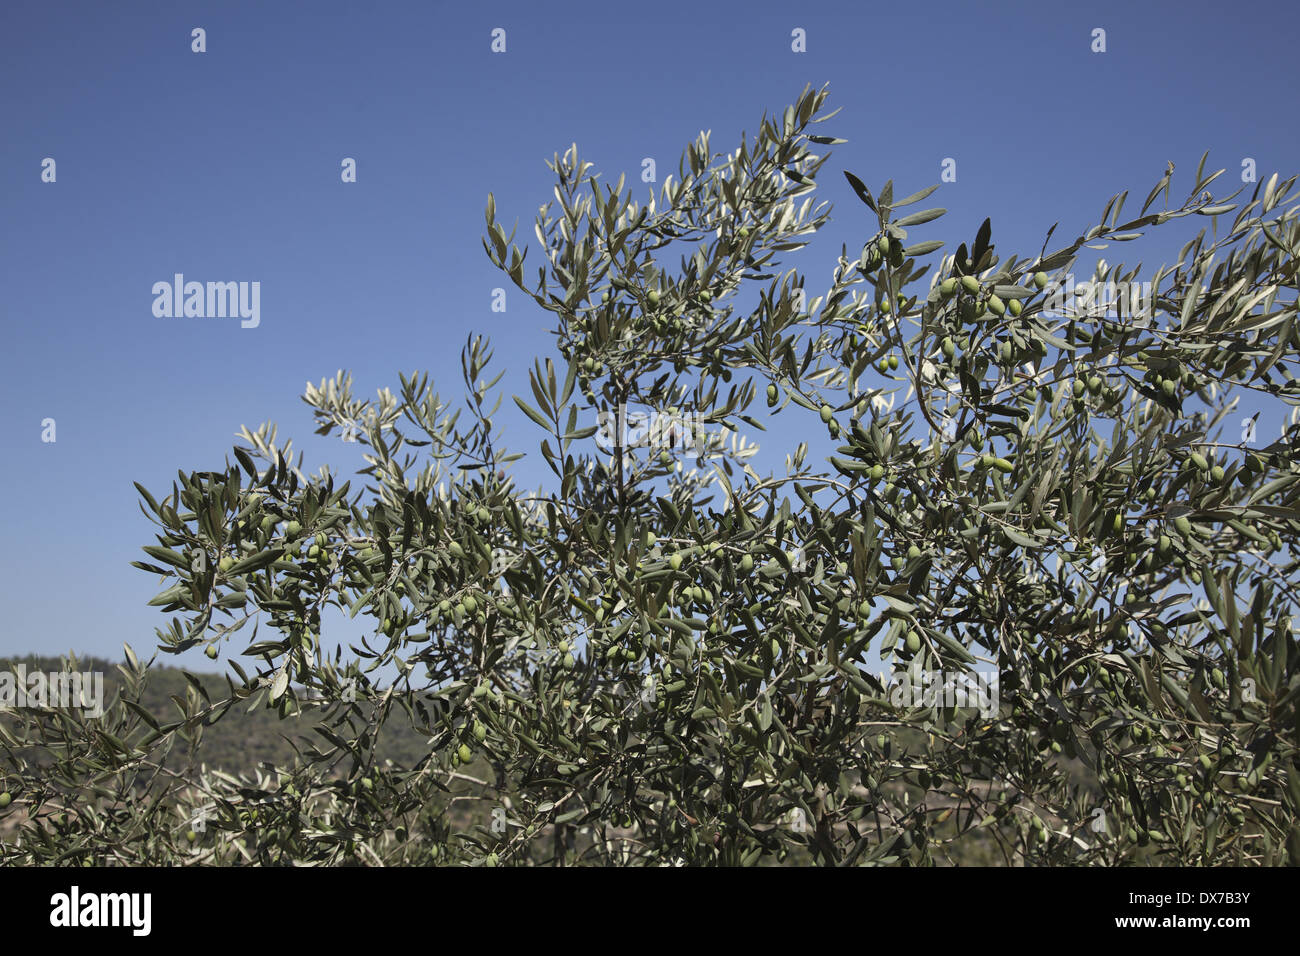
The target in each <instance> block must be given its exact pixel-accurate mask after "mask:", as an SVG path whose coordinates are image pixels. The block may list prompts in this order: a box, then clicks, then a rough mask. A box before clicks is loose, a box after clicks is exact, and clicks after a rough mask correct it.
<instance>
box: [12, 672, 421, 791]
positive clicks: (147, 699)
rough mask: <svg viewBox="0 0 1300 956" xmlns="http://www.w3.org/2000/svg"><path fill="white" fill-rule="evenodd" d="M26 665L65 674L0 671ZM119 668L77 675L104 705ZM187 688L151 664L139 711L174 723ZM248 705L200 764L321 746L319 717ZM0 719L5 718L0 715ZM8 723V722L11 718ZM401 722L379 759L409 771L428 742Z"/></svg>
mask: <svg viewBox="0 0 1300 956" xmlns="http://www.w3.org/2000/svg"><path fill="white" fill-rule="evenodd" d="M19 664H22V665H25V666H26V668H27V672H28V673H29V674H30V673H32V672H34V671H40V672H43V673H49V672H51V671H59V670H62V669H63V664H62V662H61V661H60V660H59V658H57V657H43V656H37V655H28V656H26V657H13V658H0V670H3V671H10V670H11V669H12V667H13V666H15V665H19ZM118 666H119V664H118V663H117V662H114V661H108V660H104V659H101V658H83V659H78V661H77V666H76V670H78V671H83V672H84V671H99V672H101V673H103V675H104V706H105V707H107V706H109V704H110V703H111V702H112V701H113V699H114V697H115V696H116V694H117V692H118V690H119V689H120V687H121V684H122V680H121V677H122V675H121V672H120V671H119V670H118ZM189 673H190V674H191V675H192V676H194V677H195V678H197V679H198V681H199V682H200V683H201V684H202V685H203V687H204V689H205V690H207V692H208V694H209V695H210V696H211V697H212V699H213V700H214V701H217V700H222V699H224V698H225V697H226V696H227V695H228V694H229V687H228V685H227V684H226V679H225V678H224V677H223V676H221V675H220V674H214V673H198V672H195V671H190V672H189ZM188 687H189V683H188V682H187V681H186V679H185V677H184V675H183V672H182V669H181V668H177V667H169V666H163V665H159V664H156V663H155V664H154V665H153V666H151V667H150V668H149V671H148V677H147V682H146V684H145V689H144V693H143V700H142V704H143V706H144V707H145V708H146V709H147V710H148V711H149V713H151V714H153V715H154V717H155V718H156V719H158V720H159V721H171V720H175V719H176V718H177V717H178V716H179V711H178V710H177V707H176V704H175V703H174V702H173V701H172V700H171V697H172V696H173V695H174V696H176V697H179V698H181V699H182V700H184V699H185V693H186V690H187V688H188ZM248 706H249V705H248V704H247V703H245V704H242V705H239V704H236V705H235V706H234V707H232V708H231V709H230V710H229V711H228V712H227V713H226V714H225V715H224V716H223V717H222V718H221V719H220V720H218V721H217V722H216V723H214V724H213V725H211V726H210V727H206V728H204V730H203V740H202V742H201V744H200V746H199V750H200V756H199V759H200V760H201V761H202V762H203V763H206V764H207V765H208V766H209V767H215V768H219V769H221V770H225V771H226V772H228V773H236V774H241V773H251V772H252V771H253V770H254V769H255V768H256V767H257V766H258V764H260V763H262V762H271V763H274V764H276V765H279V766H284V765H288V764H290V763H292V762H293V760H294V756H295V755H294V752H293V748H292V747H291V746H290V744H289V742H288V741H287V740H285V737H290V738H292V739H294V740H297V741H299V742H300V744H299V745H300V746H303V745H306V744H316V745H319V744H321V743H322V742H323V741H322V740H321V738H320V736H319V735H317V734H315V733H313V732H312V729H311V728H312V725H313V724H314V723H315V722H316V721H317V719H318V718H317V716H316V715H315V714H312V713H310V712H308V713H305V714H304V715H303V716H302V718H300V719H295V720H281V719H280V718H279V716H278V715H277V714H276V712H275V711H274V710H271V709H270V708H267V707H265V706H261V707H256V708H254V709H253V710H252V712H249V711H248V709H247V708H248ZM0 719H5V715H3V714H0ZM8 719H10V720H12V717H9V718H8ZM399 720H400V717H398V718H397V719H394V720H390V722H389V723H388V724H386V725H385V728H384V732H383V734H382V735H381V738H380V748H379V758H380V759H381V760H384V759H387V760H392V761H393V762H394V763H395V764H397V765H398V766H407V767H409V766H412V765H413V764H414V763H415V762H416V761H418V760H419V759H420V758H421V757H423V756H424V755H425V754H427V753H428V746H427V744H426V738H425V737H424V736H423V735H422V734H420V733H417V732H416V731H414V730H412V729H411V728H409V727H406V726H402V725H401V724H400V723H399V722H398V721H399ZM188 750H189V748H188V745H187V744H185V743H184V742H183V741H178V743H177V747H176V750H175V751H174V754H175V756H176V757H179V758H180V759H182V760H184V759H185V758H186V757H188V756H189V754H188Z"/></svg>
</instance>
